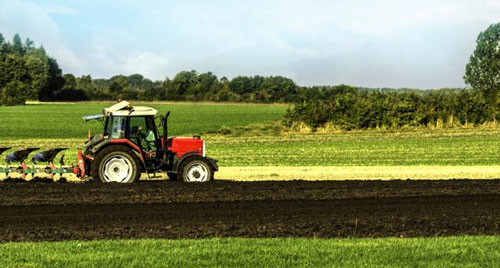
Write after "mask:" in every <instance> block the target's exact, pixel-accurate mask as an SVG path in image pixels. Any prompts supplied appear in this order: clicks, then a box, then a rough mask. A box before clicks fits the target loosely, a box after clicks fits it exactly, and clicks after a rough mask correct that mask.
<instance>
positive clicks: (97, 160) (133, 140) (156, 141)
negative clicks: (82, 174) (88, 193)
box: [79, 101, 218, 182]
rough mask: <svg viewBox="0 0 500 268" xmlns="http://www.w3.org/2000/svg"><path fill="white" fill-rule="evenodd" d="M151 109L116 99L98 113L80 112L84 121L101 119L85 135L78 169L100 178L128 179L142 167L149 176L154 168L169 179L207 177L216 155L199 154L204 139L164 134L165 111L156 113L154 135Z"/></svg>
mask: <svg viewBox="0 0 500 268" xmlns="http://www.w3.org/2000/svg"><path fill="white" fill-rule="evenodd" d="M156 114H157V110H156V109H153V108H150V107H141V106H131V105H130V103H128V102H126V101H122V102H120V103H117V104H115V105H113V106H111V107H109V108H105V109H104V110H103V113H102V114H98V115H92V116H86V117H84V119H85V120H86V121H89V120H95V119H97V120H101V121H102V122H103V123H104V130H103V133H102V134H97V135H94V136H93V137H90V134H89V139H88V140H87V141H86V142H85V152H84V153H82V154H81V163H83V166H84V168H82V167H80V169H84V170H85V171H86V173H87V174H89V173H90V174H91V175H92V177H94V179H97V178H98V179H99V180H100V181H103V182H109V181H116V182H132V181H135V180H138V178H139V176H140V173H142V172H145V173H148V175H149V173H156V172H159V171H164V172H167V174H168V176H169V178H170V179H172V180H183V181H208V180H212V179H213V174H214V172H215V171H217V169H218V166H217V160H215V159H212V158H208V157H206V156H205V142H204V141H203V140H202V139H201V138H200V137H199V136H195V137H192V138H177V137H168V135H167V134H168V128H167V119H168V116H169V114H170V112H169V113H167V114H166V115H165V116H162V117H161V126H162V127H163V135H162V136H160V135H159V133H158V129H157V127H156V124H155V116H156ZM79 160H80V159H79ZM79 162H80V161H79ZM189 163H194V164H193V165H188V164H189Z"/></svg>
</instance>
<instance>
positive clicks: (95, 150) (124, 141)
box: [90, 139, 145, 164]
mask: <svg viewBox="0 0 500 268" xmlns="http://www.w3.org/2000/svg"><path fill="white" fill-rule="evenodd" d="M111 144H123V145H126V146H128V147H130V149H132V151H134V152H135V153H136V154H137V157H139V159H140V160H141V162H142V163H143V164H144V163H145V162H144V156H143V155H142V150H141V148H139V146H137V145H136V144H135V143H133V142H131V141H130V140H128V139H110V140H105V141H103V142H101V143H99V144H98V145H96V146H95V147H92V149H91V150H90V151H91V152H92V154H94V155H95V154H97V153H98V152H99V151H100V150H102V149H104V148H105V147H107V146H108V145H111Z"/></svg>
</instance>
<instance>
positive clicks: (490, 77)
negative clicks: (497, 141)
mask: <svg viewBox="0 0 500 268" xmlns="http://www.w3.org/2000/svg"><path fill="white" fill-rule="evenodd" d="M464 79H465V82H466V83H467V84H468V85H470V86H471V87H472V88H474V89H477V90H479V91H481V93H482V95H483V97H484V99H485V101H486V103H487V105H488V108H489V115H490V119H495V118H496V113H497V111H498V107H500V23H495V24H492V25H490V26H489V27H488V29H486V30H485V31H484V32H481V33H480V34H479V36H478V37H477V41H476V49H475V50H474V52H473V53H472V55H471V56H470V59H469V63H468V64H467V66H466V68H465V76H464Z"/></svg>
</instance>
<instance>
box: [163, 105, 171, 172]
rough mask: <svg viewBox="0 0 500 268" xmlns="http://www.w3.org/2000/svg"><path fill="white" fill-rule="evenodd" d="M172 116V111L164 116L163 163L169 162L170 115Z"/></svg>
mask: <svg viewBox="0 0 500 268" xmlns="http://www.w3.org/2000/svg"><path fill="white" fill-rule="evenodd" d="M169 116H170V111H168V112H167V113H166V114H165V117H163V119H162V120H163V122H162V124H163V163H167V161H168V159H167V152H168V117H169Z"/></svg>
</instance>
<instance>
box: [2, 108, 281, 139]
mask: <svg viewBox="0 0 500 268" xmlns="http://www.w3.org/2000/svg"><path fill="white" fill-rule="evenodd" d="M112 104H113V103H75V104H70V103H62V104H34V105H25V106H12V107H1V106H0V126H1V131H0V139H41V138H45V139H57V138H62V139H64V138H81V139H84V138H85V137H86V136H87V130H88V128H90V129H91V131H92V133H100V132H102V129H103V127H102V124H101V123H99V122H97V121H92V122H88V123H85V121H84V120H83V119H82V116H85V115H92V114H98V113H101V112H102V110H103V108H106V107H109V106H111V105H112ZM132 104H134V103H132ZM137 106H149V107H154V108H156V109H157V110H158V111H159V113H158V115H160V114H165V112H167V111H168V110H170V111H171V115H170V118H169V119H170V120H169V124H170V125H169V126H170V127H169V131H170V134H171V135H182V134H197V133H205V132H209V131H215V130H218V129H220V128H221V127H224V126H226V127H231V126H238V125H247V124H251V123H262V122H267V121H270V120H278V119H281V117H282V116H283V114H284V112H285V111H286V109H287V108H288V107H287V106H284V105H257V104H256V105H251V104H205V103H199V104H195V103H180V104H179V103H177V104H173V103H166V104H158V103H139V104H138V105H137Z"/></svg>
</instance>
